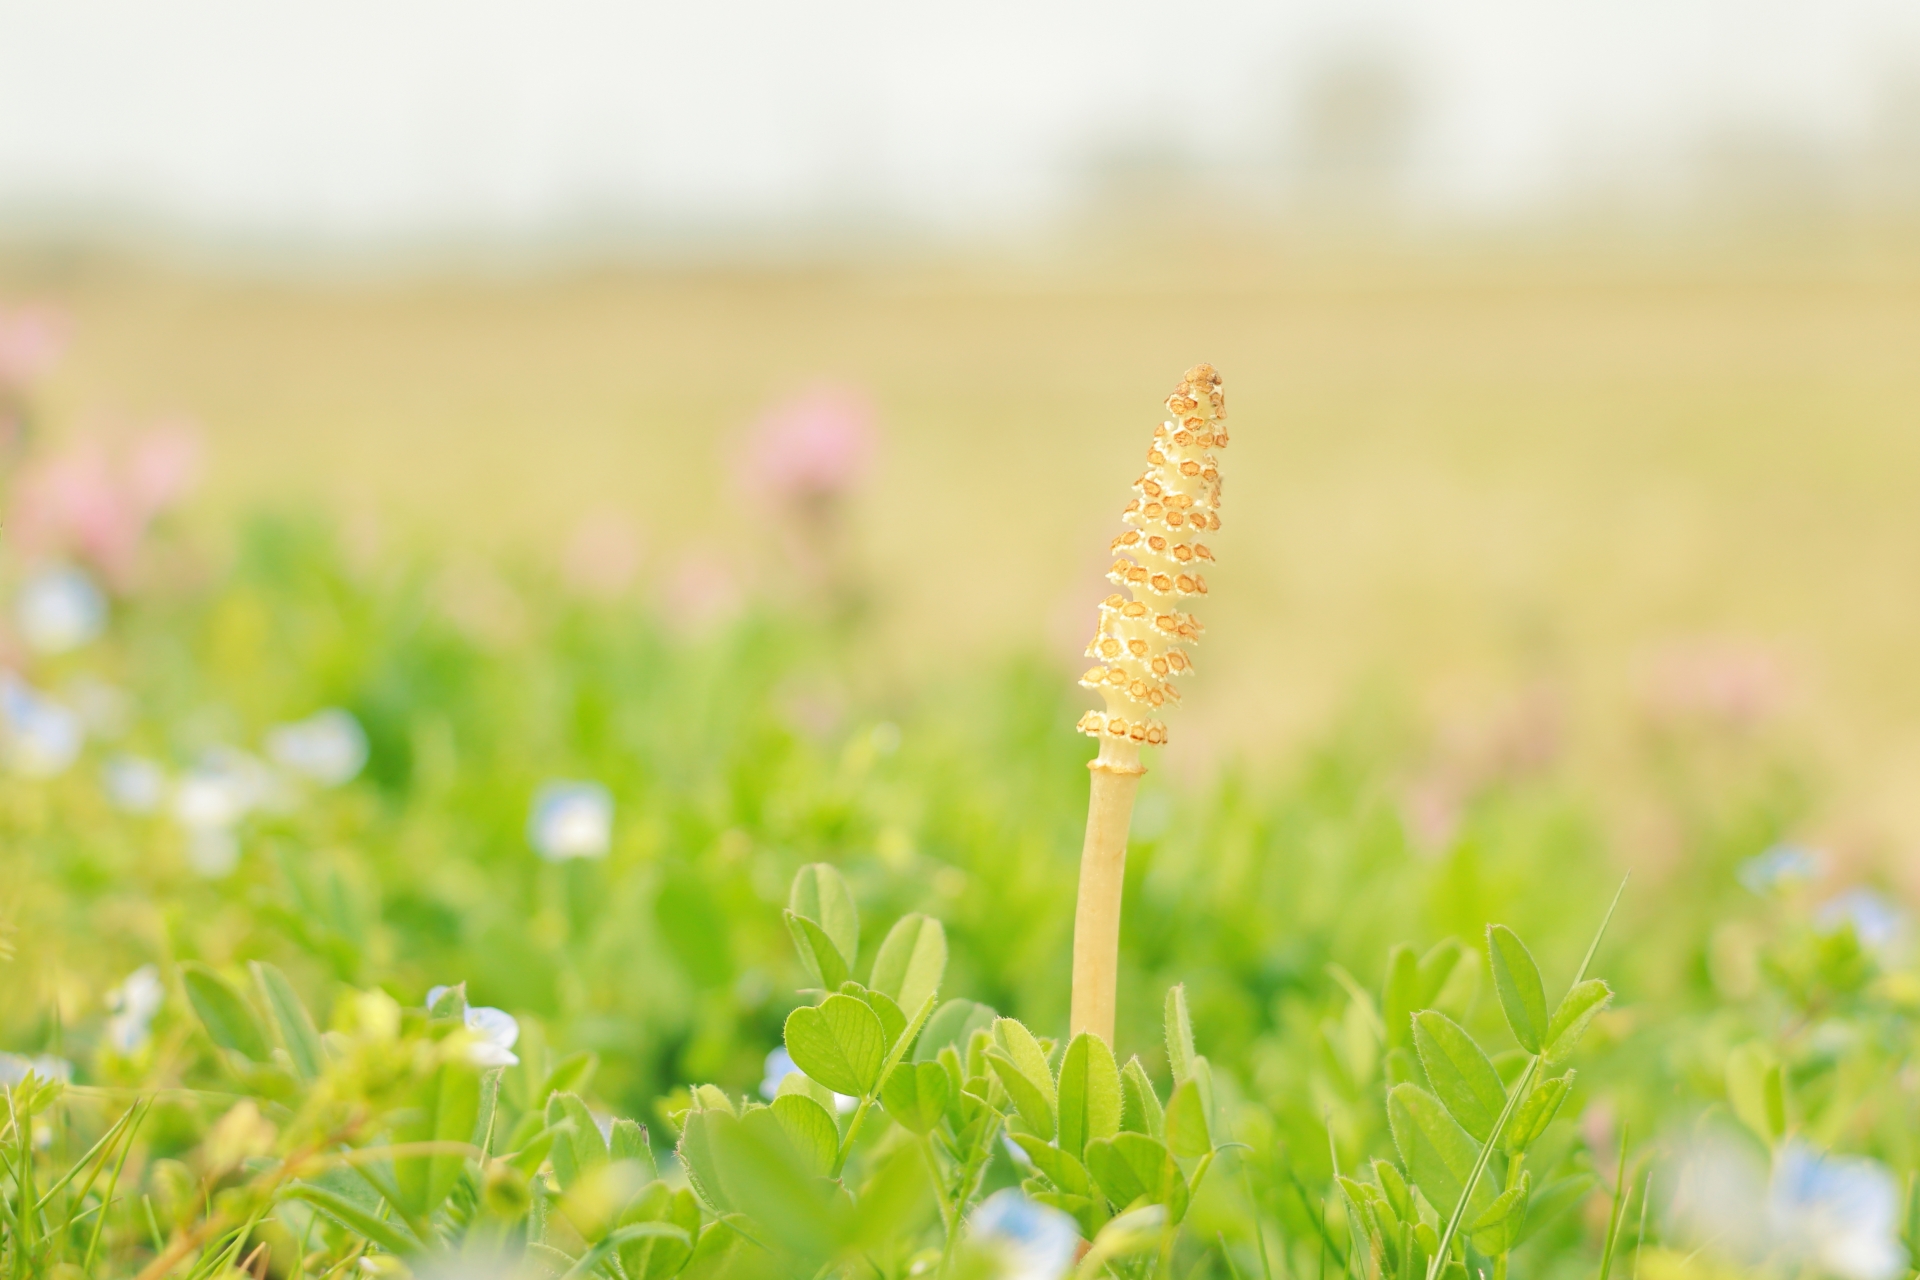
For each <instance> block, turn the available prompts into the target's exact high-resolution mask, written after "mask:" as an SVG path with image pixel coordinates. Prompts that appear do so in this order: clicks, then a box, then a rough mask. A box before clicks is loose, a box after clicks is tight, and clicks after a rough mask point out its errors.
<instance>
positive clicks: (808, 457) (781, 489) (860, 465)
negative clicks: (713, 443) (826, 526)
mask: <svg viewBox="0 0 1920 1280" xmlns="http://www.w3.org/2000/svg"><path fill="white" fill-rule="evenodd" d="M873 440H874V410H873V404H872V402H871V401H870V400H868V398H867V397H866V396H865V395H864V394H862V393H861V392H859V391H857V390H855V389H852V388H848V387H836V386H818V387H814V388H812V389H810V390H808V391H804V392H802V393H800V394H799V395H797V396H795V397H793V398H792V399H790V400H785V401H782V402H781V403H780V404H777V405H775V406H774V407H773V408H772V409H770V410H768V411H767V413H766V414H765V415H763V416H762V417H761V419H760V420H759V421H758V422H757V423H755V424H754V426H753V429H752V430H751V431H750V432H749V434H748V437H747V442H746V451H745V454H744V455H743V457H742V459H741V463H740V480H741V484H742V487H743V488H744V489H746V491H747V492H748V493H750V494H752V495H755V496H757V497H765V498H773V499H776V500H780V501H784V502H797V503H810V502H818V501H820V500H822V499H833V498H838V497H841V496H843V495H845V494H846V493H848V492H849V491H851V490H852V489H853V487H854V486H855V485H857V484H858V483H859V482H860V480H861V479H862V478H863V477H864V476H865V474H866V471H867V467H868V465H869V463H870V462H871V460H872V455H873Z"/></svg>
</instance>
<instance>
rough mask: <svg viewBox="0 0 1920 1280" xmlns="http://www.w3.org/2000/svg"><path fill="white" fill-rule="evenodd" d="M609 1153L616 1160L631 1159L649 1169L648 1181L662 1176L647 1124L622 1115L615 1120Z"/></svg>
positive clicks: (608, 1144)
mask: <svg viewBox="0 0 1920 1280" xmlns="http://www.w3.org/2000/svg"><path fill="white" fill-rule="evenodd" d="M607 1155H608V1156H609V1157H611V1158H612V1159H613V1160H615V1161H620V1160H631V1161H633V1162H634V1163H636V1164H638V1165H640V1166H641V1167H642V1168H643V1169H645V1170H646V1171H647V1179H648V1181H652V1180H653V1179H655V1178H657V1177H659V1176H660V1170H659V1168H658V1167H656V1166H655V1164H654V1162H653V1144H652V1143H651V1142H648V1141H647V1126H645V1125H643V1124H641V1123H640V1122H639V1121H637V1120H629V1119H627V1118H626V1117H624V1116H622V1117H621V1118H619V1119H617V1120H615V1121H614V1122H613V1133H612V1135H611V1136H610V1137H609V1138H608V1139H607Z"/></svg>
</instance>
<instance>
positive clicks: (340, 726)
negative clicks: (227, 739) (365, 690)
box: [267, 707, 367, 787]
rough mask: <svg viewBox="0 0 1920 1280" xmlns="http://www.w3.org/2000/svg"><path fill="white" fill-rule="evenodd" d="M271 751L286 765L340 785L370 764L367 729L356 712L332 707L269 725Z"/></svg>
mask: <svg viewBox="0 0 1920 1280" xmlns="http://www.w3.org/2000/svg"><path fill="white" fill-rule="evenodd" d="M267 755H268V756H270V757H272V759H273V761H274V763H275V764H278V765H279V766H280V767H281V768H283V769H286V770H288V771H290V772H292V773H297V774H299V775H300V776H302V777H304V778H308V779H310V780H312V781H314V782H317V783H319V784H320V785H321V786H323V787H337V786H339V785H341V784H342V783H345V782H351V781H352V780H353V779H354V778H356V777H357V776H359V773H360V770H361V769H363V768H365V767H366V763H367V732H366V730H364V729H362V728H361V727H360V722H359V721H358V720H356V719H354V718H353V713H352V712H350V711H345V710H342V709H341V708H339V707H328V708H327V709H326V710H324V711H316V712H315V713H314V714H312V715H310V716H308V717H307V718H306V719H305V720H296V721H294V722H293V723H292V724H283V725H276V726H275V727H274V728H272V729H269V730H268V731H267Z"/></svg>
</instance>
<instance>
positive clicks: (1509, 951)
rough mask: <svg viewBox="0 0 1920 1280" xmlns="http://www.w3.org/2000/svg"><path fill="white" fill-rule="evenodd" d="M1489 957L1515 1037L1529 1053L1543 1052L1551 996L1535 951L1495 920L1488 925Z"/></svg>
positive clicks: (1496, 987) (1501, 1004) (1509, 1024)
mask: <svg viewBox="0 0 1920 1280" xmlns="http://www.w3.org/2000/svg"><path fill="white" fill-rule="evenodd" d="M1487 958H1488V959H1489V960H1491V961H1492V962H1493V985H1494V989H1495V990H1497V991H1498V992H1499V993H1500V1009H1501V1011H1502V1012H1503V1013H1505V1014H1506V1015H1507V1025H1508V1026H1509V1027H1511V1028H1513V1038H1514V1039H1516V1040H1518V1041H1519V1042H1520V1047H1521V1048H1523V1049H1525V1050H1526V1051H1527V1052H1528V1053H1539V1052H1540V1050H1541V1047H1542V1046H1543V1045H1544V1044H1545V1043H1546V1038H1547V996H1546V992H1545V991H1544V990H1543V989H1542V988H1541V986H1540V967H1539V966H1538V965H1536V964H1534V962H1533V954H1532V953H1531V952H1529V951H1528V950H1527V947H1526V944H1525V943H1523V942H1521V941H1520V939H1519V937H1518V935H1516V934H1515V933H1514V931H1513V930H1511V929H1509V928H1507V926H1505V925H1503V924H1492V925H1488V926H1487Z"/></svg>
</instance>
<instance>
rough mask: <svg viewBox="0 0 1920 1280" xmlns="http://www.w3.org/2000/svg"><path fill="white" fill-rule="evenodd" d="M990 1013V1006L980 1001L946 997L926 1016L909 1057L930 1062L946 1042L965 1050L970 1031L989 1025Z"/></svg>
mask: <svg viewBox="0 0 1920 1280" xmlns="http://www.w3.org/2000/svg"><path fill="white" fill-rule="evenodd" d="M994 1017H995V1014H994V1012H993V1010H992V1009H991V1008H989V1007H988V1006H986V1005H984V1004H976V1003H975V1002H973V1001H972V1000H949V1001H947V1002H946V1003H945V1004H943V1005H941V1006H940V1007H939V1008H938V1009H936V1010H934V1012H933V1016H932V1017H930V1018H928V1019H927V1027H926V1030H925V1031H923V1032H921V1033H920V1041H919V1043H918V1044H916V1045H914V1047H913V1060H914V1061H915V1062H932V1061H933V1060H934V1059H936V1058H938V1057H939V1056H940V1051H941V1050H942V1049H944V1048H946V1047H947V1046H948V1045H952V1046H953V1047H954V1048H955V1049H956V1050H958V1051H959V1052H961V1053H965V1052H966V1048H967V1042H968V1041H970V1040H971V1039H973V1033H974V1032H975V1031H976V1030H978V1031H986V1030H990V1029H992V1027H993V1020H994Z"/></svg>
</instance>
